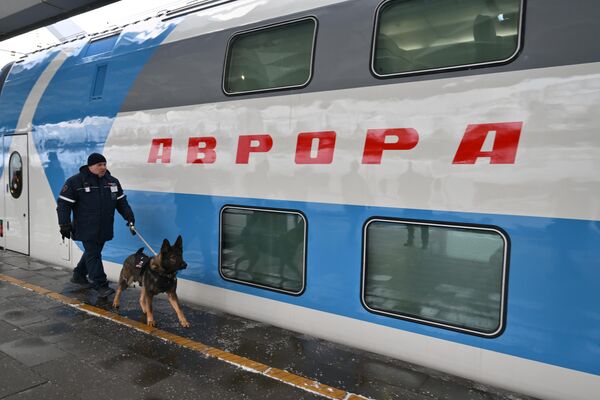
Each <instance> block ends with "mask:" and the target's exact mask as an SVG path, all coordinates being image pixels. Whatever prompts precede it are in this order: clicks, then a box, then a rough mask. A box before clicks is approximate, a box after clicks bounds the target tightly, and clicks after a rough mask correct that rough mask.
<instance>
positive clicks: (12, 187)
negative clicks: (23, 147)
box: [8, 151, 23, 199]
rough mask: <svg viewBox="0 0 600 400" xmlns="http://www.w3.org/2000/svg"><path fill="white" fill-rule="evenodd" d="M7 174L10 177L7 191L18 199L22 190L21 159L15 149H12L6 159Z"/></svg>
mask: <svg viewBox="0 0 600 400" xmlns="http://www.w3.org/2000/svg"><path fill="white" fill-rule="evenodd" d="M8 176H9V179H10V183H9V189H8V191H9V192H10V195H11V196H12V197H14V198H15V199H18V198H19V197H21V193H22V192H23V160H22V159H21V155H20V154H19V153H18V152H17V151H14V152H13V153H12V154H11V155H10V158H9V160H8Z"/></svg>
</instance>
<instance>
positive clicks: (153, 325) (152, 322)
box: [146, 319, 156, 328]
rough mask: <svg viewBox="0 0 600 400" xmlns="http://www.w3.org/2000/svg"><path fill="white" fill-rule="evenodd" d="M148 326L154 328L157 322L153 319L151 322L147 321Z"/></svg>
mask: <svg viewBox="0 0 600 400" xmlns="http://www.w3.org/2000/svg"><path fill="white" fill-rule="evenodd" d="M146 325H148V326H149V327H152V328H154V327H155V326H156V322H154V320H152V319H151V320H148V321H146Z"/></svg>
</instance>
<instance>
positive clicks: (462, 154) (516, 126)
mask: <svg viewBox="0 0 600 400" xmlns="http://www.w3.org/2000/svg"><path fill="white" fill-rule="evenodd" d="M522 126H523V122H502V123H494V124H473V125H469V126H467V130H466V132H465V135H464V136H463V138H462V141H461V142H460V145H459V146H458V150H457V151H456V155H455V156H454V161H452V164H475V162H476V161H477V159H478V158H480V157H489V158H490V164H514V163H515V158H516V156H517V146H518V145H519V138H520V137H521V127H522ZM490 132H496V136H495V138H494V145H493V147H492V150H491V151H482V150H481V149H482V147H483V144H484V142H485V139H486V137H487V135H488V134H489V133H490Z"/></svg>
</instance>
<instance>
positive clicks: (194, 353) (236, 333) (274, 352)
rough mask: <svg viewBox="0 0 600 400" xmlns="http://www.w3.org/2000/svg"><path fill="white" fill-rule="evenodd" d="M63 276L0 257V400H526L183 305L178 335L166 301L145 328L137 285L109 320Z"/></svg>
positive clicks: (107, 307)
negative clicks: (184, 322) (154, 324)
mask: <svg viewBox="0 0 600 400" xmlns="http://www.w3.org/2000/svg"><path fill="white" fill-rule="evenodd" d="M70 276H71V271H70V270H68V269H65V268H62V267H59V266H56V265H51V264H48V263H45V262H42V261H39V260H35V259H32V258H30V257H27V256H24V255H20V254H17V253H13V252H10V251H6V252H2V251H0V399H2V400H4V399H10V400H16V399H36V400H37V399H40V398H44V399H49V400H52V399H90V398H97V399H103V400H104V399H119V400H122V399H147V400H162V399H177V400H185V399H322V398H330V399H345V400H353V399H365V398H370V399H402V400H431V399H460V400H499V399H510V400H526V399H527V400H529V399H531V398H530V397H526V396H521V395H519V394H516V393H509V392H505V391H502V390H498V389H495V388H492V387H489V386H485V385H481V384H478V383H476V382H472V381H469V380H465V379H461V378H457V377H453V376H449V375H447V374H444V373H441V372H438V371H434V370H431V369H427V368H423V367H420V366H417V365H413V364H408V363H404V362H402V361H399V360H394V359H391V358H387V357H384V356H380V355H376V354H372V353H369V352H364V351H361V350H357V349H353V348H349V347H346V346H343V345H339V344H335V343H330V342H326V341H323V340H320V339H317V338H313V337H309V336H307V335H303V334H299V333H295V332H291V331H287V330H284V329H279V328H276V327H273V326H269V325H266V324H262V323H260V322H256V321H250V320H245V319H242V318H239V317H236V316H232V315H228V314H224V313H221V312H218V311H214V310H210V309H207V308H203V307H201V306H197V305H193V304H186V303H184V304H183V308H184V312H185V315H186V317H187V319H188V321H189V322H190V324H191V328H187V329H186V328H182V327H180V326H179V323H178V321H177V318H176V315H175V313H174V312H173V310H172V309H171V306H170V305H169V304H168V301H167V300H166V296H165V295H159V296H157V297H156V298H155V299H154V315H155V319H156V321H157V327H156V328H149V327H148V326H147V325H146V324H145V318H144V315H143V314H142V313H141V311H140V309H139V304H138V298H139V289H138V288H129V289H128V290H127V291H125V292H124V296H123V297H122V301H121V307H120V309H119V311H118V312H116V311H115V310H113V309H112V305H111V301H112V297H113V296H112V295H111V296H110V297H109V301H107V300H106V299H102V298H98V297H97V296H96V294H95V293H96V292H95V291H94V290H91V289H81V288H80V287H79V286H78V285H75V284H72V283H70V282H69V278H70ZM111 286H113V287H114V286H115V285H114V283H113V284H111Z"/></svg>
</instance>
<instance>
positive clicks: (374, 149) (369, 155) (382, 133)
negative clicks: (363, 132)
mask: <svg viewBox="0 0 600 400" xmlns="http://www.w3.org/2000/svg"><path fill="white" fill-rule="evenodd" d="M388 137H390V138H395V139H396V140H395V141H394V142H391V143H390V142H388V143H386V138H388ZM417 143H419V134H418V133H417V131H416V130H414V129H412V128H392V129H369V130H367V138H366V140H365V149H364V152H363V159H362V163H363V164H381V156H382V155H383V151H384V150H410V149H412V148H414V147H415V146H416V145H417Z"/></svg>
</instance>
